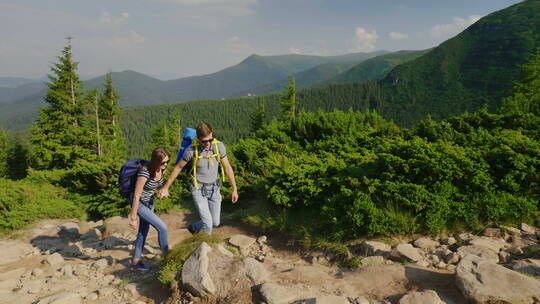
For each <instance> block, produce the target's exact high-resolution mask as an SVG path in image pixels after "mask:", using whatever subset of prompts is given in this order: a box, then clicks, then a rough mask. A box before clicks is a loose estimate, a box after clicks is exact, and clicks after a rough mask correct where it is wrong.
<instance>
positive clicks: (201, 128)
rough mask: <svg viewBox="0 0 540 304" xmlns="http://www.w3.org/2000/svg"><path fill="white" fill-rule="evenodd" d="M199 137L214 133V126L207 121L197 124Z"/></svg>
mask: <svg viewBox="0 0 540 304" xmlns="http://www.w3.org/2000/svg"><path fill="white" fill-rule="evenodd" d="M196 130H197V137H198V138H203V137H206V136H208V135H210V133H212V126H210V124H209V123H207V122H201V123H199V124H198V125H197V129H196Z"/></svg>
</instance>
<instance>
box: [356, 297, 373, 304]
mask: <svg viewBox="0 0 540 304" xmlns="http://www.w3.org/2000/svg"><path fill="white" fill-rule="evenodd" d="M351 302H352V301H351ZM352 303H355V304H370V302H369V300H368V299H367V298H366V297H364V296H360V297H357V298H356V299H354V302H352Z"/></svg>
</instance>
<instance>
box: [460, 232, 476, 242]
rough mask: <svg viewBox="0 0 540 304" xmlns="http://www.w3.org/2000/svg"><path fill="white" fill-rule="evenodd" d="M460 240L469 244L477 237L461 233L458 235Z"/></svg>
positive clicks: (468, 233)
mask: <svg viewBox="0 0 540 304" xmlns="http://www.w3.org/2000/svg"><path fill="white" fill-rule="evenodd" d="M458 238H459V239H460V240H462V241H464V242H468V241H470V240H472V239H474V238H476V236H475V235H474V234H472V233H470V232H463V233H460V234H459V235H458Z"/></svg>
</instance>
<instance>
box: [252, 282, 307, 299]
mask: <svg viewBox="0 0 540 304" xmlns="http://www.w3.org/2000/svg"><path fill="white" fill-rule="evenodd" d="M259 291H260V293H261V296H262V297H263V299H264V301H265V302H266V303H267V304H289V303H291V302H293V301H295V300H298V299H300V298H302V293H301V292H300V291H299V290H297V289H296V288H292V287H284V286H281V285H278V284H275V283H264V284H262V285H261V287H260V289H259Z"/></svg>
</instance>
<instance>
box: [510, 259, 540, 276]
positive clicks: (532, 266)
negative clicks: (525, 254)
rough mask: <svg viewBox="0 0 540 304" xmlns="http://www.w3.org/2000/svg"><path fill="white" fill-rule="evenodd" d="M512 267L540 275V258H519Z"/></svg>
mask: <svg viewBox="0 0 540 304" xmlns="http://www.w3.org/2000/svg"><path fill="white" fill-rule="evenodd" d="M512 269H514V270H515V271H519V272H521V273H527V274H530V275H533V276H540V260H536V259H525V260H518V261H515V262H514V263H513V264H512Z"/></svg>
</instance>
